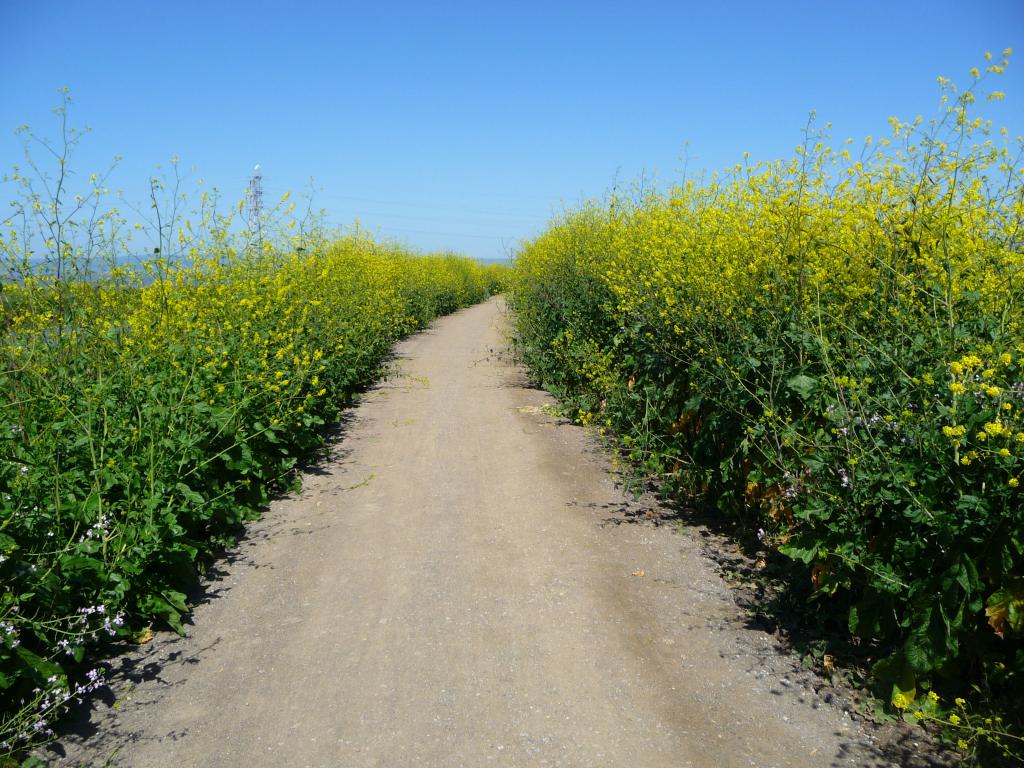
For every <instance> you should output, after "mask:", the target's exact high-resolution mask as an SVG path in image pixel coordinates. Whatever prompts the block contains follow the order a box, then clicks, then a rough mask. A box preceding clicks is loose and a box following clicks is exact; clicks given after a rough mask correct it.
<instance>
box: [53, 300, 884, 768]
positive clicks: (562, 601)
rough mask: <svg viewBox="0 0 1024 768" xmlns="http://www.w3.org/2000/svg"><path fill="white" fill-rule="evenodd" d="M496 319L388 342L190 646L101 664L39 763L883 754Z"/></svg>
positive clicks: (596, 762)
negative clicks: (515, 354) (613, 466)
mask: <svg viewBox="0 0 1024 768" xmlns="http://www.w3.org/2000/svg"><path fill="white" fill-rule="evenodd" d="M504 323H505V311H504V304H503V302H502V300H501V299H500V298H498V299H493V300H491V301H489V302H487V303H485V304H482V305H478V306H476V307H474V308H472V309H468V310H464V311H462V312H460V313H457V314H455V315H453V316H450V317H447V318H444V319H442V320H440V321H438V322H437V323H436V324H435V325H433V326H432V327H431V328H430V329H429V330H428V331H426V332H424V333H421V334H419V335H417V336H415V337H413V338H411V339H409V340H407V341H405V342H403V343H402V344H401V345H400V346H399V347H398V350H397V356H396V359H395V364H394V365H395V370H394V371H393V372H392V375H391V376H389V377H388V378H387V380H386V381H385V382H384V383H383V384H382V385H381V386H379V387H378V388H376V389H374V390H373V391H372V392H370V393H369V394H368V395H367V396H366V397H365V398H364V399H363V401H362V403H361V405H359V407H358V408H357V409H355V410H354V411H353V412H352V413H351V417H350V419H349V421H348V423H347V425H346V427H345V430H344V434H343V435H342V437H341V439H339V440H338V441H336V442H335V443H334V449H333V455H332V456H331V458H330V459H329V460H328V461H326V462H324V463H323V464H322V465H321V466H320V467H318V468H316V469H314V470H313V471H311V472H310V473H308V474H307V476H306V477H305V478H304V483H303V490H302V492H301V493H300V494H297V495H295V496H293V497H290V498H286V499H283V500H281V501H278V502H276V503H275V504H274V505H273V506H272V508H271V509H270V510H269V512H268V513H267V515H266V516H265V518H264V519H263V520H262V521H260V522H259V523H256V524H255V525H253V526H252V528H251V530H250V534H249V535H248V536H247V538H246V540H245V541H244V542H243V544H242V545H241V546H240V548H239V549H238V551H237V552H236V553H235V554H234V555H233V556H232V557H231V558H229V559H228V562H226V563H225V564H224V565H223V568H222V570H221V573H220V576H219V578H215V579H214V580H213V581H212V582H211V583H210V584H209V585H208V596H209V599H207V600H205V601H203V602H202V603H201V604H200V605H199V606H198V608H197V609H196V611H195V614H194V624H193V626H191V627H189V632H188V637H187V638H183V639H176V638H173V637H172V638H170V639H162V638H157V640H155V641H153V642H151V643H148V644H146V645H144V646H140V647H139V648H138V649H136V650H135V651H134V652H132V653H131V654H129V656H128V657H126V658H125V659H122V660H121V661H120V662H114V663H113V664H112V665H111V666H112V667H113V668H114V669H113V670H112V672H111V679H112V683H111V696H110V698H109V701H108V702H107V704H105V705H97V706H95V707H94V709H93V712H92V713H91V718H92V720H91V722H90V723H88V724H82V725H81V726H80V728H79V731H80V732H79V733H78V734H77V735H73V736H68V737H65V738H64V739H63V741H62V742H59V743H57V744H56V745H53V746H51V747H50V748H49V750H48V751H47V752H46V754H47V755H48V756H50V757H52V758H54V762H55V763H56V764H63V765H80V764H83V763H85V764H89V765H92V764H103V763H104V762H105V761H107V760H108V759H109V761H110V762H109V764H111V765H123V766H132V767H133V768H148V767H149V766H153V767H156V766H169V765H170V766H178V767H183V766H208V765H217V766H222V767H223V768H230V767H231V766H243V767H244V768H254V767H255V766H262V765H279V766H331V767H332V768H334V767H336V766H389V767H397V766H474V767H475V766H487V765H495V766H502V765H504V766H574V767H575V766H642V767H645V768H655V767H657V766H673V768H678V767H679V766H831V765H874V764H883V762H884V761H883V759H882V758H881V757H878V756H877V753H876V752H875V751H874V750H872V748H871V739H870V737H869V736H867V735H866V734H865V733H864V732H862V731H861V729H860V726H859V723H858V722H857V721H854V720H852V719H851V718H850V717H848V716H847V715H846V714H845V713H843V712H842V711H841V710H839V709H837V708H834V707H831V706H828V705H825V704H823V703H821V702H816V700H815V698H814V696H813V695H808V694H807V692H806V691H804V690H802V689H800V688H799V687H798V686H796V685H794V684H792V681H791V680H788V679H786V677H785V676H784V674H783V672H780V671H779V669H785V667H779V665H778V664H774V665H773V663H772V661H771V659H772V658H773V656H774V651H773V650H772V648H771V647H770V645H769V638H768V637H767V636H766V635H759V634H758V633H756V632H754V631H753V630H748V629H744V627H743V623H742V620H741V618H740V617H739V616H738V610H737V608H736V606H735V604H734V603H733V602H732V600H731V599H730V597H729V594H728V592H727V590H726V587H725V586H724V584H723V583H722V581H721V580H720V578H719V577H718V575H717V574H716V572H715V571H714V568H713V566H712V565H711V564H710V563H709V562H708V561H707V560H705V559H704V558H702V557H701V555H700V552H699V543H698V540H697V538H698V537H697V536H696V534H693V533H692V532H688V531H685V530H678V529H676V528H675V527H673V526H669V525H660V526H658V525H654V524H653V523H652V522H650V521H649V520H648V519H647V518H648V517H656V516H657V514H658V512H657V510H656V509H655V508H653V507H652V506H651V505H650V503H649V502H642V501H635V500H632V499H631V498H630V497H627V496H625V495H623V493H622V492H621V491H620V490H618V489H617V487H616V485H615V483H614V481H613V478H612V476H611V475H610V474H609V471H608V469H609V467H608V465H607V461H606V459H605V458H604V457H603V456H602V455H601V453H600V451H599V450H597V449H596V447H595V446H594V444H593V443H592V441H591V438H590V437H589V436H588V435H587V434H586V432H585V431H583V430H581V429H579V428H577V427H573V426H570V425H568V424H567V423H565V422H564V421H562V420H560V419H557V418H554V417H552V416H551V415H549V414H550V411H549V410H548V409H547V408H546V406H548V405H549V404H550V402H551V401H550V399H549V397H548V396H547V395H546V394H545V393H543V392H541V391H539V390H536V389H531V388H529V387H528V386H526V384H525V380H524V378H523V375H522V372H521V371H520V370H519V369H517V368H516V367H515V366H514V365H512V364H511V363H509V362H508V360H507V356H506V355H504V354H502V349H503V348H504ZM645 512H649V513H650V514H649V515H648V514H644V513H645ZM619 523H635V524H619ZM758 644H760V649H761V651H762V652H758V648H759V646H758ZM54 756H56V757H54Z"/></svg>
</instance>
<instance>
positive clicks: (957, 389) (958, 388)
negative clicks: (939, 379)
mask: <svg viewBox="0 0 1024 768" xmlns="http://www.w3.org/2000/svg"><path fill="white" fill-rule="evenodd" d="M949 391H950V392H952V393H953V394H954V395H962V394H963V393H964V392H966V391H967V388H966V387H965V386H964V385H963V384H961V383H960V382H959V381H954V382H953V383H952V384H950V385H949Z"/></svg>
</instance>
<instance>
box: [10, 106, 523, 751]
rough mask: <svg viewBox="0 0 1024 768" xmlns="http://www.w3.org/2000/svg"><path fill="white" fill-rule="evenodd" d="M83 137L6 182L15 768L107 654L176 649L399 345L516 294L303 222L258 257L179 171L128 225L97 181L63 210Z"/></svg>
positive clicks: (457, 262)
mask: <svg viewBox="0 0 1024 768" xmlns="http://www.w3.org/2000/svg"><path fill="white" fill-rule="evenodd" d="M66 109H67V102H65V104H64V105H63V107H62V108H61V110H60V111H59V116H60V117H62V118H63V117H65V112H66ZM78 136H79V134H77V133H74V132H71V133H65V134H64V135H63V136H62V140H61V141H60V142H58V143H57V144H56V145H53V146H55V147H56V153H55V154H56V156H57V157H58V158H59V160H60V162H59V164H58V167H57V169H56V171H55V174H56V176H47V175H46V174H47V173H48V172H47V171H46V170H45V169H43V168H41V167H35V166H34V165H33V167H32V168H31V169H29V171H30V172H28V173H24V172H22V171H15V172H13V173H12V174H11V175H10V176H9V177H8V180H9V181H10V182H12V183H13V184H15V186H16V187H17V188H19V189H20V190H21V191H22V196H21V204H20V207H16V208H15V210H14V212H13V214H12V215H11V216H10V217H8V218H7V219H6V220H4V221H3V222H0V223H2V224H3V237H2V239H0V312H2V315H0V318H2V323H3V327H4V336H3V338H2V340H0V360H2V365H0V445H2V449H0V450H2V461H0V584H3V591H2V593H0V761H2V759H3V758H4V756H5V755H9V754H11V753H18V752H19V751H21V750H23V749H24V748H25V747H26V746H27V745H29V744H31V743H33V742H35V741H37V740H39V739H40V738H45V737H46V735H47V734H48V733H49V728H50V722H51V721H52V719H53V718H54V717H55V716H57V715H58V714H59V713H60V711H61V709H62V708H63V707H65V706H66V704H67V703H68V702H69V701H70V700H71V699H73V698H76V697H80V696H82V695H85V694H86V693H88V692H90V691H91V690H93V689H94V688H95V687H96V686H97V685H99V684H100V683H101V673H100V672H99V671H98V670H96V669H88V666H87V665H88V662H89V659H90V657H91V656H92V655H93V648H94V646H95V645H96V644H98V643H100V642H102V641H103V640H104V639H105V638H110V637H132V636H135V635H136V633H138V632H139V631H140V630H142V629H143V628H145V627H146V626H147V625H150V624H153V623H157V624H164V625H167V626H170V627H172V628H174V629H177V630H179V631H180V630H181V629H182V623H181V622H182V617H183V615H184V614H186V613H187V611H188V603H187V598H186V594H187V592H188V590H189V589H190V587H191V586H192V585H194V584H195V582H196V580H197V578H198V577H199V575H200V574H201V573H202V571H203V569H204V567H205V565H206V564H207V563H208V562H209V561H210V559H211V558H212V557H213V555H214V553H215V552H217V551H218V549H220V548H221V547H223V546H224V545H225V544H227V543H229V542H230V541H232V540H233V537H235V536H236V535H237V532H238V530H239V524H240V523H241V522H243V521H245V520H248V519H251V518H253V517H255V516H256V515H258V514H259V512H260V510H261V509H262V507H263V506H264V505H265V504H266V502H267V500H268V499H269V497H270V495H271V494H272V493H274V492H275V491H276V490H279V489H282V488H285V487H288V486H289V485H290V484H291V483H293V482H294V479H295V477H296V474H295V469H296V467H297V466H298V464H299V463H300V462H303V461H307V460H310V459H313V458H315V456H316V455H317V451H318V450H319V447H320V446H321V445H322V444H323V439H324V437H323V436H324V425H325V424H327V423H328V422H331V421H332V420H334V419H335V418H336V417H337V415H338V412H339V409H340V408H342V407H343V406H345V405H346V404H347V403H349V402H351V400H352V398H353V396H354V395H355V394H356V393H357V392H358V391H359V390H360V388H362V387H364V386H365V385H367V383H368V382H370V381H371V380H372V379H373V378H374V377H375V376H376V375H377V373H378V370H379V366H380V364H381V361H382V360H383V358H384V356H385V355H386V354H387V353H388V350H389V349H390V348H391V346H392V344H393V343H394V342H395V340H397V339H398V338H400V337H401V336H403V335H405V334H407V333H409V332H411V331H414V330H416V329H418V328H422V327H423V326H424V325H426V324H427V323H429V322H430V321H431V320H432V319H433V318H434V317H436V316H438V315H439V314H443V313H447V312H451V311H453V310H455V309H458V308H459V307H463V306H466V305H469V304H472V303H474V302H477V301H480V300H482V299H483V298H485V297H487V296H488V295H490V294H491V293H493V292H495V291H496V290H498V289H499V288H500V285H501V283H502V281H503V280H504V275H503V273H502V271H501V270H500V269H497V268H483V267H481V266H479V265H478V264H477V263H476V262H475V261H473V260H471V259H468V258H464V257H460V256H456V255H453V254H435V255H421V254H417V253H413V252H410V251H409V250H407V249H405V248H402V247H400V246H398V245H394V244H391V243H387V242H381V241H379V240H377V239H375V238H373V237H371V236H369V235H367V234H366V233H364V232H361V231H359V230H358V229H357V230H355V231H353V232H350V233H347V234H346V233H341V232H328V231H326V230H324V229H323V228H322V226H319V225H318V223H317V221H316V217H315V216H312V217H311V216H306V217H304V218H301V219H296V218H294V217H293V215H292V209H291V207H290V202H289V201H288V200H287V199H283V200H282V201H281V202H280V204H279V205H278V206H277V207H275V208H273V209H272V210H271V211H270V212H269V213H268V214H267V216H266V220H265V221H263V222H262V225H261V226H260V228H259V229H260V231H259V233H258V235H257V233H253V232H249V231H248V230H247V228H246V227H245V226H244V224H243V223H242V221H243V218H242V215H241V214H244V213H245V211H244V207H234V206H232V207H228V208H223V207H222V206H221V205H220V204H219V200H218V196H217V194H216V192H203V193H202V194H201V195H200V196H199V198H198V200H197V201H195V202H194V205H192V206H191V207H190V206H189V205H188V203H187V202H186V201H184V200H182V197H181V189H180V187H181V177H180V176H178V175H177V170H176V166H174V168H175V170H174V173H175V175H174V177H173V178H172V179H171V180H166V179H154V180H153V182H152V184H151V193H152V198H151V204H152V207H150V208H147V209H145V210H146V211H147V218H144V219H143V220H142V221H140V222H139V227H138V228H135V227H131V226H128V224H127V220H126V218H125V217H124V215H123V214H122V212H121V211H120V210H119V208H118V206H117V205H116V204H114V203H112V202H110V198H108V197H107V193H106V191H105V188H104V187H103V179H102V178H101V177H99V176H97V177H93V178H90V180H89V182H88V185H87V187H88V188H87V189H86V190H85V191H84V192H83V193H82V194H81V195H80V196H78V197H73V196H66V195H65V192H64V190H65V189H66V188H67V184H68V183H69V180H70V178H71V177H70V176H69V175H68V168H69V167H70V160H71V154H72V151H73V150H74V148H75V146H76V144H77V141H78ZM48 146H50V145H48ZM51 148H53V147H51ZM33 174H35V175H33ZM44 182H46V183H44ZM44 189H50V190H57V192H56V193H55V194H54V195H52V196H51V197H49V198H48V197H46V196H45V193H43V192H41V190H44ZM101 224H102V226H101ZM146 232H149V234H150V236H151V238H152V242H153V243H155V244H156V246H155V250H154V253H153V255H152V256H151V257H147V258H141V259H138V258H134V257H132V256H131V254H132V253H133V252H136V253H137V246H134V245H132V244H131V239H130V238H131V236H133V235H134V236H136V237H138V236H139V235H140V234H144V233H146ZM19 702H20V703H19Z"/></svg>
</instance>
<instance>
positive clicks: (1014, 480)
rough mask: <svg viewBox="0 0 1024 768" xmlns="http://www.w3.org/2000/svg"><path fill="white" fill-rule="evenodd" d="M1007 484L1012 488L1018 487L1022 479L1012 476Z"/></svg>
mask: <svg viewBox="0 0 1024 768" xmlns="http://www.w3.org/2000/svg"><path fill="white" fill-rule="evenodd" d="M1007 485H1009V486H1010V487H1011V488H1016V487H1017V486H1018V485H1020V480H1018V479H1017V478H1016V477H1011V478H1010V480H1009V482H1008V483H1007Z"/></svg>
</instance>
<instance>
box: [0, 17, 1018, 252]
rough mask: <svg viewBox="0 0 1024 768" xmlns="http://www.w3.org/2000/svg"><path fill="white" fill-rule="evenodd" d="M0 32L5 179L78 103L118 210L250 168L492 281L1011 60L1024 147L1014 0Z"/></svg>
mask: <svg viewBox="0 0 1024 768" xmlns="http://www.w3.org/2000/svg"><path fill="white" fill-rule="evenodd" d="M0 28H2V29H3V30H4V34H3V46H2V48H0V73H2V74H0V85H2V92H3V98H2V99H0V166H2V167H3V168H4V169H6V168H9V167H10V166H11V165H12V164H14V163H17V162H19V161H20V160H21V148H20V140H19V139H18V138H17V137H15V136H14V135H13V130H14V128H15V127H16V126H18V125H20V124H23V123H28V124H30V125H32V126H33V128H34V129H36V130H37V131H38V132H40V133H42V134H44V135H51V136H52V135H55V132H56V123H55V122H54V119H53V117H52V115H51V114H50V109H51V108H52V107H53V106H55V105H56V104H57V103H58V102H59V98H60V97H59V95H58V93H57V89H58V88H60V87H61V86H68V87H70V89H71V92H72V97H73V99H74V102H73V105H72V110H71V122H72V123H73V124H75V125H77V126H80V127H85V126H88V127H89V128H91V131H92V133H91V134H90V135H89V136H88V137H87V138H86V140H85V142H84V143H83V145H82V147H81V150H80V152H79V154H78V157H77V159H76V160H75V161H74V163H73V166H72V167H73V168H76V169H77V170H79V171H80V172H81V173H82V174H88V172H90V171H93V170H102V169H103V168H105V167H106V166H107V165H108V164H109V161H110V159H111V158H112V157H113V156H114V155H121V156H123V160H122V162H121V164H120V166H119V167H118V169H117V171H116V172H115V174H114V176H113V177H112V179H111V186H112V187H114V188H118V189H123V190H124V194H125V195H126V196H127V197H128V198H129V199H133V200H136V201H141V200H142V199H143V197H144V195H145V193H146V181H147V179H148V178H149V177H150V176H152V175H153V174H154V172H155V169H156V166H158V165H163V166H164V167H166V163H167V160H168V159H169V158H170V157H171V156H173V155H177V156H179V157H180V158H181V160H180V167H182V168H184V169H188V168H190V167H193V166H194V167H195V169H196V171H195V174H194V176H193V179H196V178H202V179H204V181H205V183H206V185H208V186H217V187H219V188H220V189H221V190H222V191H223V193H224V194H225V196H226V197H228V198H231V199H239V198H240V196H241V194H242V191H243V188H244V186H245V183H246V181H247V178H248V174H249V173H250V171H251V169H252V167H253V165H254V164H255V163H260V164H261V165H262V167H263V171H264V184H265V187H266V190H267V193H268V197H276V196H279V195H280V194H281V193H283V192H285V191H286V190H292V191H293V192H295V193H298V192H300V191H301V190H302V189H303V188H304V187H305V186H306V185H307V182H308V180H309V179H310V177H312V178H313V179H314V183H315V186H316V188H317V190H318V192H317V195H316V205H317V206H318V207H324V208H326V209H327V211H328V219H329V220H330V221H332V222H336V223H338V224H342V225H345V224H350V223H351V222H352V221H353V220H354V219H356V218H358V219H359V220H360V222H361V223H362V225H363V226H364V227H366V228H369V229H371V230H379V231H380V232H381V233H382V234H384V235H386V236H390V237H393V238H396V239H399V240H402V241H404V242H406V243H408V244H410V245H412V246H415V247H417V248H421V249H424V250H433V249H452V250H458V251H461V252H463V253H467V254H470V255H476V256H480V257H484V258H500V257H502V256H504V255H506V254H508V253H509V252H511V251H513V250H514V249H515V247H516V243H517V242H519V241H520V240H521V239H522V238H527V237H530V236H532V235H535V234H537V233H538V232H539V231H540V230H542V229H543V226H544V223H545V221H547V219H548V218H549V217H550V215H551V214H552V213H554V212H558V211H560V210H562V209H563V208H564V207H565V206H571V205H573V204H575V203H577V202H579V201H580V200H581V199H582V198H584V197H591V196H600V195H602V194H603V193H604V192H606V191H607V190H608V189H609V188H610V187H612V186H613V185H614V184H615V183H616V181H617V180H618V181H619V182H627V183H628V182H630V181H632V180H634V179H636V178H637V177H638V176H639V175H640V174H641V173H644V174H646V175H648V176H653V177H655V178H657V179H659V180H661V181H664V182H668V181H671V180H673V179H676V178H678V177H679V174H680V171H681V169H682V167H683V158H684V155H688V157H689V160H688V168H689V170H690V171H695V170H697V169H700V168H706V169H709V170H717V169H720V168H723V167H725V166H728V165H731V164H732V163H734V162H736V161H738V160H739V159H740V157H741V156H742V153H743V152H744V151H748V152H750V154H751V158H752V159H754V160H759V159H764V160H770V159H777V158H781V157H789V156H791V154H792V151H793V148H794V147H795V146H796V145H797V144H798V143H799V142H800V138H801V136H800V131H801V129H802V127H803V126H804V124H805V123H806V120H807V114H808V111H809V110H811V109H814V110H816V111H817V114H818V116H819V119H820V121H821V122H826V121H830V122H831V123H832V124H833V126H834V127H833V136H834V139H835V142H836V143H837V144H838V143H839V142H841V141H842V140H843V139H845V138H846V137H853V138H856V139H861V138H863V137H864V136H866V135H868V134H873V135H876V136H878V135H882V134H884V133H886V131H887V123H886V118H888V117H889V116H890V115H897V116H900V117H903V118H912V117H914V116H915V115H918V114H921V115H924V116H926V117H928V116H931V115H934V114H935V113H936V109H937V104H938V89H937V85H936V82H935V78H936V76H937V75H944V76H947V77H951V78H953V79H954V80H956V81H957V82H960V83H963V84H966V83H968V82H969V80H970V78H969V76H968V75H967V71H968V70H969V69H970V68H971V67H973V66H981V65H982V54H983V52H984V51H986V50H991V51H993V52H994V53H995V54H996V55H997V56H998V54H999V52H1000V51H1002V50H1003V49H1004V48H1006V47H1013V48H1015V50H1017V52H1018V55H1017V56H1016V57H1013V58H1011V63H1010V67H1009V68H1008V70H1007V72H1006V74H1005V75H1003V76H1001V78H1000V79H999V82H998V84H997V87H998V88H999V89H1000V90H1003V91H1005V92H1006V93H1007V98H1006V100H1005V101H1003V102H999V103H991V104H984V105H983V107H982V110H981V114H983V115H986V116H990V117H992V118H993V119H994V120H995V122H996V124H997V125H1006V126H1007V127H1008V128H1009V129H1010V130H1011V132H1013V133H1015V134H1018V133H1024V58H1022V57H1024V1H1022V0H974V1H972V2H966V0H963V1H962V2H949V1H947V0H929V1H928V2H906V1H905V2H902V3H891V2H875V0H865V1H862V2H828V1H825V2H784V1H782V0H780V1H779V2H774V3H766V2H763V0H760V1H759V2H730V1H729V0H721V1H720V2H715V3H688V2H671V3H670V2H665V3H652V2H643V1H642V0H641V1H639V2H618V3H604V2H585V3H583V2H580V3H576V2H555V1H553V0H552V1H550V2H543V3H539V2H531V1H529V0H526V1H523V2H515V3H488V2H479V1H478V2H467V3H448V2H430V3H423V2H407V3H406V2H402V3H398V2H394V3H389V2H375V3H359V4H355V3H347V2H335V3H328V2H307V3H298V4H293V3H287V4H286V3H283V2H276V3H272V2H262V1H261V0H250V2H246V3H241V2H234V1H233V0H225V1H224V2H219V1H218V0H206V2H202V3H199V2H192V1H191V0H178V1H176V2H173V3H148V2H138V0H135V2H102V1H100V2H90V3H86V2H81V1H78V0H62V1H61V2H56V1H54V0H0ZM1018 59H1019V60H1018ZM8 197H9V194H8V192H7V191H6V190H5V189H4V188H3V187H0V203H2V204H4V205H6V200H7V199H8Z"/></svg>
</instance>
